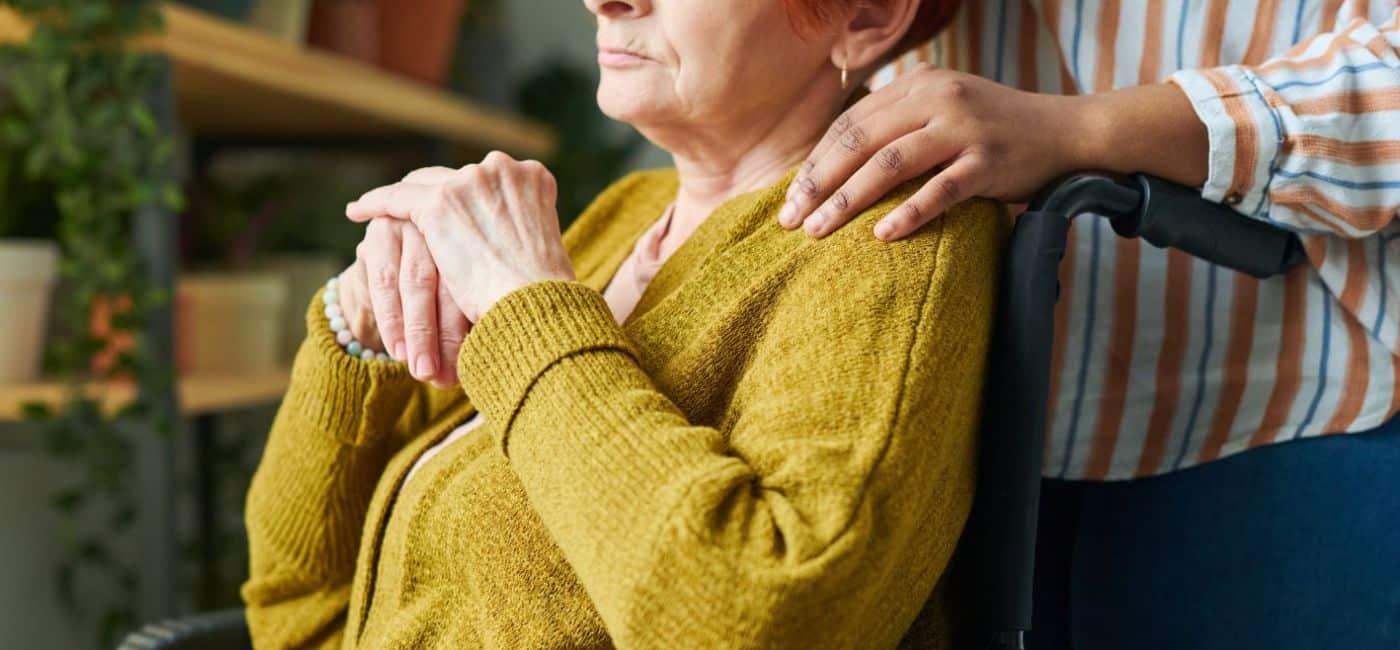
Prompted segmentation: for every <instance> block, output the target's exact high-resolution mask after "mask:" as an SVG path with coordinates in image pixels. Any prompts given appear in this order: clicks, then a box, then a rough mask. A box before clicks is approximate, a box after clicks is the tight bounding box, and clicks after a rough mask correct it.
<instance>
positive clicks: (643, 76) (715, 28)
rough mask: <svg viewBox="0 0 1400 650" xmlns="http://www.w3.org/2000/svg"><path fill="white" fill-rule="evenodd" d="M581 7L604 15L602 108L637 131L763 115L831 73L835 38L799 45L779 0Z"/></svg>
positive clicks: (656, 0) (642, 1)
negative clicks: (647, 127)
mask: <svg viewBox="0 0 1400 650" xmlns="http://www.w3.org/2000/svg"><path fill="white" fill-rule="evenodd" d="M584 3H585V4H586V5H587V6H588V9H589V11H591V12H593V14H594V15H595V16H597V17H598V63H599V66H600V67H601V69H602V79H601V83H600V85H599V88H598V104H599V106H600V107H601V108H602V110H603V112H604V113H606V114H607V115H608V116H610V117H612V118H614V119H617V120H621V121H624V122H628V123H631V124H634V125H636V126H641V127H646V126H666V125H676V124H680V125H691V126H694V125H701V126H703V125H706V124H712V123H713V124H722V123H724V122H727V121H733V120H735V119H743V118H744V117H745V116H751V117H754V118H758V117H761V115H760V113H762V112H765V111H774V110H785V109H786V108H788V107H790V106H791V103H792V102H793V101H800V99H801V95H802V92H803V89H804V88H807V87H808V86H810V84H811V83H812V81H813V79H814V78H815V75H817V74H821V73H824V72H827V73H832V74H835V73H834V69H833V68H832V67H831V64H830V55H831V43H832V41H831V37H830V36H829V35H823V34H813V35H807V36H806V38H800V37H799V36H798V35H797V33H796V32H795V31H794V29H793V26H792V23H791V21H790V20H789V16H788V14H787V11H786V10H785V9H784V8H783V3H782V2H781V1H780V0H611V1H609V0H585V2H584ZM833 78H834V77H833Z"/></svg>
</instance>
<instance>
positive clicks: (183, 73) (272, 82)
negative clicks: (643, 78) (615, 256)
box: [0, 4, 554, 156]
mask: <svg viewBox="0 0 1400 650" xmlns="http://www.w3.org/2000/svg"><path fill="white" fill-rule="evenodd" d="M162 11H164V13H165V20H166V31H165V33H164V34H162V35H160V36H157V37H154V38H152V39H150V41H149V43H148V45H149V47H151V48H152V49H154V50H156V51H159V52H163V53H165V54H166V55H168V56H169V57H170V59H171V61H172V62H173V63H174V68H175V88H176V95H177V100H178V104H179V112H180V120H181V122H182V123H183V124H184V125H185V126H186V127H187V128H189V129H190V130H191V131H192V132H194V133H195V134H198V135H209V136H265V137H296V138H307V137H355V138H360V137H382V136H394V135H426V136H430V137H436V138H442V139H444V140H447V141H449V142H453V143H456V144H461V145H468V146H472V147H478V148H483V149H485V148H494V149H501V150H504V151H506V152H509V153H512V154H515V155H520V156H542V155H544V154H547V153H548V152H549V151H550V150H551V149H552V148H553V147H554V138H553V135H552V134H551V133H550V131H549V130H548V129H546V128H544V127H542V126H540V125H538V124H535V123H532V122H529V121H527V120H524V119H521V118H518V117H516V116H513V115H508V114H505V113H502V112H499V111H495V110H492V109H488V108H485V107H482V106H479V105H476V104H473V103H472V102H470V101H469V100H467V99H465V98H462V97H459V96H457V95H454V94H451V93H448V92H445V91H443V90H440V89H438V88H434V87H431V86H428V85H425V84H421V83H418V82H416V81H413V80H410V79H407V78H404V77H400V76H397V75H394V74H392V73H389V72H386V71H384V70H381V69H379V68H376V67H373V66H370V65H366V64H363V63H360V62H358V61H354V60H352V59H349V58H345V57H341V56H337V55H335V54H333V53H330V52H325V51H322V50H317V49H314V48H310V47H306V46H300V45H296V44H292V43H287V42H285V41H281V40H278V39H276V38H274V37H272V36H270V35H267V34H263V33H261V32H259V31H257V30H255V29H253V28H251V27H247V26H244V25H240V24H237V23H233V22H230V21H227V20H223V19H221V18H217V17H214V16H211V15H209V14H206V13H204V12H201V11H198V10H195V9H190V8H187V7H182V6H179V5H174V4H168V5H166V6H165V7H164V8H163V9H162ZM28 31H29V30H28V28H27V27H26V25H25V24H24V23H23V22H22V21H21V20H20V19H19V18H18V16H17V15H16V14H14V13H12V12H11V11H10V10H7V9H0V41H15V40H21V39H23V38H25V37H26V36H27V34H28Z"/></svg>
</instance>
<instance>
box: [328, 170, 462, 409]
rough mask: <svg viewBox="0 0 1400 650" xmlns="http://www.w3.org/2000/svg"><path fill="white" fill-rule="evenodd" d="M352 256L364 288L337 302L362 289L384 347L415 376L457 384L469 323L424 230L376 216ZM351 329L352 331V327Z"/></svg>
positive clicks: (346, 294)
mask: <svg viewBox="0 0 1400 650" xmlns="http://www.w3.org/2000/svg"><path fill="white" fill-rule="evenodd" d="M425 173H429V172H428V170H419V171H417V172H414V173H412V174H409V175H408V176H407V177H405V180H406V181H409V180H412V179H414V178H416V177H415V174H417V175H419V176H417V177H421V176H422V175H423V174H425ZM355 255H356V262H355V264H356V266H355V267H352V270H354V269H355V268H356V267H358V269H360V270H359V271H357V273H356V275H358V276H359V278H357V280H358V283H357V284H359V285H362V286H363V290H360V288H359V287H358V286H357V287H356V288H355V289H354V290H353V291H343V292H342V298H341V302H342V303H344V302H345V301H346V300H347V299H348V298H349V297H350V295H351V294H352V293H353V294H361V293H362V294H364V297H365V298H367V300H368V306H369V307H370V308H371V310H372V313H371V314H370V318H371V319H372V320H371V322H372V323H373V326H374V327H375V329H376V334H377V339H379V340H382V341H383V349H385V350H387V351H388V352H389V354H390V356H392V357H394V358H395V359H397V360H400V361H409V362H410V363H409V370H410V372H412V373H413V376H414V377H415V378H417V379H419V380H420V381H426V382H430V383H432V384H433V385H434V386H437V387H438V388H444V389H446V388H450V387H453V386H456V385H457V353H458V351H459V350H460V349H461V346H462V341H463V340H464V339H465V338H466V336H467V333H468V331H469V330H470V328H469V326H468V323H467V318H466V316H464V315H462V312H461V310H459V309H458V308H457V305H456V303H454V302H453V301H452V298H451V296H449V295H448V294H447V291H446V288H445V287H443V286H442V285H441V283H440V282H439V281H438V271H437V265H436V264H435V263H434V262H433V258H432V255H431V254H430V253H429V252H428V245H427V242H425V241H424V240H423V235H422V234H420V233H419V232H418V229H417V228H415V227H414V226H413V224H411V223H408V222H406V221H400V220H397V219H389V218H383V219H375V220H373V221H371V222H370V223H369V225H368V226H367V227H366V229H365V237H364V240H363V241H361V242H360V245H359V246H357V247H356V249H355ZM360 278H363V279H360ZM342 309H344V308H343V307H342ZM345 313H347V314H348V313H350V312H349V311H348V310H346V311H345ZM352 325H353V323H352ZM352 331H356V330H354V328H353V326H352ZM356 334H357V337H356V338H359V336H358V331H356ZM359 340H360V341H361V342H365V339H363V338H359ZM376 349H378V348H376Z"/></svg>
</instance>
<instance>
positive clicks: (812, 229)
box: [803, 212, 826, 237]
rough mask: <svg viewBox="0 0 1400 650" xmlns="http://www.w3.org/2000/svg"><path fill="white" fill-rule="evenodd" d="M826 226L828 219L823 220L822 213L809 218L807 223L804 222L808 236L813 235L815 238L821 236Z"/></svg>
mask: <svg viewBox="0 0 1400 650" xmlns="http://www.w3.org/2000/svg"><path fill="white" fill-rule="evenodd" d="M825 225H826V219H823V218H822V213H820V212H817V213H815V214H813V215H812V216H810V217H807V221H805V222H803V228H804V229H805V230H806V231H807V234H808V235H811V236H813V237H816V236H817V235H819V234H821V231H822V226H825Z"/></svg>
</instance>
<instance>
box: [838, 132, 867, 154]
mask: <svg viewBox="0 0 1400 650" xmlns="http://www.w3.org/2000/svg"><path fill="white" fill-rule="evenodd" d="M868 142H870V135H869V134H867V133H866V132H865V129H863V128H861V127H859V126H855V127H851V128H850V129H849V130H847V131H846V133H845V134H843V135H842V136H841V140H840V143H841V148H843V149H845V150H846V151H849V152H851V153H860V152H861V151H863V150H864V149H865V145H866V144H867V143H868Z"/></svg>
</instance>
